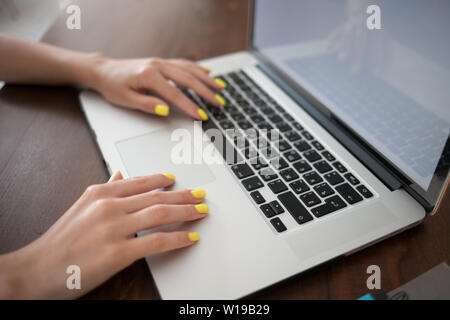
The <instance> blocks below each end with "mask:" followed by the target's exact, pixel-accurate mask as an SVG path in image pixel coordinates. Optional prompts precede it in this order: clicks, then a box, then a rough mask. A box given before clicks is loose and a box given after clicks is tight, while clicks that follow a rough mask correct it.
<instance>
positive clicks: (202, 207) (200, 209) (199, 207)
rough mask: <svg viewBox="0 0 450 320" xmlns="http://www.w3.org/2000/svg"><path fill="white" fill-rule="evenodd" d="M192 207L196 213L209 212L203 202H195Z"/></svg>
mask: <svg viewBox="0 0 450 320" xmlns="http://www.w3.org/2000/svg"><path fill="white" fill-rule="evenodd" d="M194 207H195V210H197V212H198V213H208V212H209V207H208V205H207V204H204V203H201V204H196V205H195V206H194Z"/></svg>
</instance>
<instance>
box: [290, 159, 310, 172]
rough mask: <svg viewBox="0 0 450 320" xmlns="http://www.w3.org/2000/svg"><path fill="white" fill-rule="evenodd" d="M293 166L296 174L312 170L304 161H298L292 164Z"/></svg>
mask: <svg viewBox="0 0 450 320" xmlns="http://www.w3.org/2000/svg"><path fill="white" fill-rule="evenodd" d="M293 166H294V168H295V170H297V172H298V173H304V172H307V171H309V170H311V169H312V168H311V166H310V165H309V164H308V163H307V162H306V161H305V160H300V161H298V162H296V163H294V164H293Z"/></svg>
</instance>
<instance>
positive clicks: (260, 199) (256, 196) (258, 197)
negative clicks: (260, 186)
mask: <svg viewBox="0 0 450 320" xmlns="http://www.w3.org/2000/svg"><path fill="white" fill-rule="evenodd" d="M250 196H251V197H252V198H253V200H254V201H255V202H256V204H261V203H264V202H266V199H264V197H263V196H262V195H261V193H259V191H253V192H252V193H250Z"/></svg>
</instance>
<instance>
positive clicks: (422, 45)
mask: <svg viewBox="0 0 450 320" xmlns="http://www.w3.org/2000/svg"><path fill="white" fill-rule="evenodd" d="M372 2H373V4H376V5H378V8H379V9H380V13H381V14H380V15H379V17H378V18H380V19H381V20H380V21H379V22H380V23H379V26H380V29H377V28H368V22H367V19H368V18H370V19H372V18H373V17H371V16H370V14H368V13H367V11H366V9H367V8H366V6H365V5H363V2H355V1H347V2H336V1H332V0H329V1H328V0H323V1H306V0H304V1H303V0H302V1H300V0H295V1H282V2H275V1H270V0H256V1H255V3H254V6H253V19H252V40H251V41H252V49H251V50H250V51H245V52H237V53H232V54H227V55H224V56H220V57H215V58H212V59H208V60H204V61H199V63H200V64H201V65H205V66H208V67H209V68H210V69H212V74H213V75H214V76H215V77H219V78H220V79H222V80H223V81H224V82H226V84H227V87H226V88H225V89H224V90H223V91H222V93H221V94H222V95H223V96H224V98H225V100H226V105H225V106H224V107H221V108H217V107H213V106H211V105H208V104H207V103H206V102H205V101H204V100H202V99H201V98H199V96H197V95H196V94H195V93H194V92H192V91H191V90H188V89H186V88H181V89H182V90H183V92H184V93H185V94H186V95H187V96H188V97H189V98H191V99H192V100H193V101H195V102H196V103H197V104H198V105H199V106H200V107H201V108H203V109H204V110H205V111H206V112H207V114H208V116H209V120H208V121H205V122H198V121H197V122H195V121H193V120H192V119H191V118H189V117H188V116H187V115H185V114H184V113H182V112H181V111H178V110H177V109H176V108H175V107H173V108H172V109H171V110H172V113H171V115H170V116H169V117H168V118H161V117H157V116H153V115H149V114H145V113H142V112H138V111H133V110H127V109H123V108H118V107H116V106H113V105H111V104H110V103H109V102H107V101H105V100H104V99H103V98H102V97H101V96H100V95H99V94H97V93H95V92H92V91H84V92H82V93H81V94H80V100H81V104H82V107H83V110H84V112H85V114H86V118H87V120H88V122H89V124H90V127H91V128H92V131H93V133H94V136H95V139H96V141H97V143H98V146H99V149H100V151H101V153H102V155H103V158H104V161H105V164H106V167H107V168H108V170H109V172H113V171H114V170H117V169H120V170H121V171H122V173H123V174H124V176H125V177H134V176H142V175H148V174H153V173H166V172H170V173H172V174H174V175H175V176H176V183H175V185H174V186H173V189H175V190H181V189H186V188H189V189H194V188H202V189H205V190H206V192H207V197H206V200H205V203H207V204H208V205H209V207H210V214H209V215H208V216H207V217H206V218H205V219H201V221H195V222H186V223H178V224H173V225H168V226H163V227H161V228H159V229H157V231H173V230H189V231H197V232H199V234H200V238H201V239H200V241H199V242H198V243H196V244H195V245H193V246H191V247H189V248H184V249H179V250H175V251H171V252H167V253H162V254H158V255H154V256H150V257H147V258H146V261H147V263H148V266H149V269H150V271H151V274H152V276H153V279H154V282H155V284H156V287H157V289H158V293H159V295H160V297H161V298H163V299H238V298H243V297H246V296H248V295H250V294H252V293H255V292H258V291H259V290H262V289H264V288H267V287H269V286H271V285H273V284H275V283H278V282H280V281H282V280H285V279H287V278H290V277H292V276H294V275H297V274H300V273H302V272H304V271H306V270H309V269H311V268H314V267H316V266H318V265H320V264H323V263H326V262H330V261H331V260H334V259H336V258H339V257H344V256H347V255H350V254H352V253H354V252H356V251H358V250H361V249H362V248H365V247H367V246H370V245H372V244H374V243H376V242H379V241H381V240H383V239H386V238H387V237H391V236H393V235H395V234H397V233H399V232H402V231H403V230H405V229H408V228H411V227H413V226H416V225H418V224H420V223H421V222H422V221H423V220H424V218H426V216H427V215H428V214H432V213H433V212H435V211H436V208H437V207H438V205H439V202H440V201H441V199H442V197H443V194H444V193H445V190H446V187H447V185H448V181H449V178H448V176H449V174H448V172H449V165H450V152H449V151H450V147H449V128H450V125H449V123H450V91H449V90H448V88H449V87H450V59H449V57H450V42H449V41H448V37H447V35H446V32H447V30H450V3H449V2H447V1H431V2H430V1H427V2H423V1H390V2H385V1H372ZM372 2H371V4H372ZM154 231H155V230H143V231H142V232H140V233H139V234H138V236H142V235H145V234H148V233H149V232H154ZM299 290H301V289H300V288H299Z"/></svg>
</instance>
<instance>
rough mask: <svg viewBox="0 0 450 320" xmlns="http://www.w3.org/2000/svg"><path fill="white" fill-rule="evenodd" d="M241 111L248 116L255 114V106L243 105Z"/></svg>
mask: <svg viewBox="0 0 450 320" xmlns="http://www.w3.org/2000/svg"><path fill="white" fill-rule="evenodd" d="M242 111H244V112H245V113H246V114H247V115H249V116H250V115H254V114H256V110H255V108H252V107H243V108H242Z"/></svg>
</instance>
